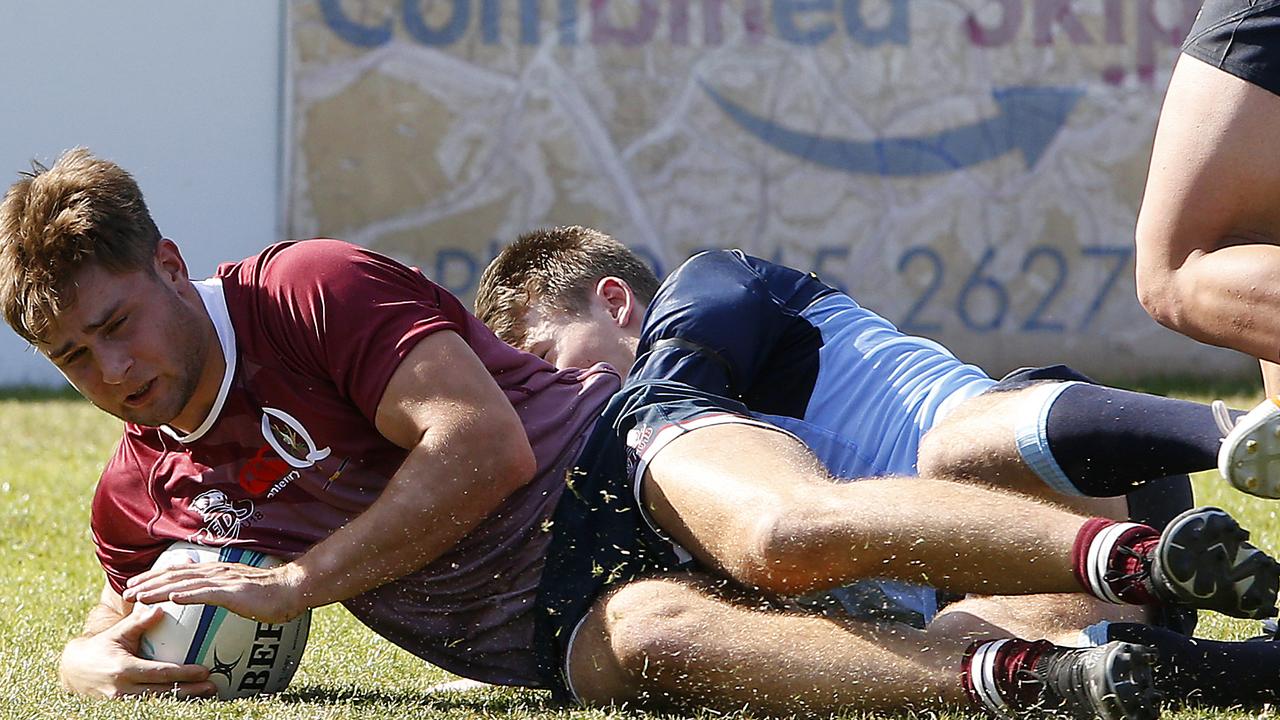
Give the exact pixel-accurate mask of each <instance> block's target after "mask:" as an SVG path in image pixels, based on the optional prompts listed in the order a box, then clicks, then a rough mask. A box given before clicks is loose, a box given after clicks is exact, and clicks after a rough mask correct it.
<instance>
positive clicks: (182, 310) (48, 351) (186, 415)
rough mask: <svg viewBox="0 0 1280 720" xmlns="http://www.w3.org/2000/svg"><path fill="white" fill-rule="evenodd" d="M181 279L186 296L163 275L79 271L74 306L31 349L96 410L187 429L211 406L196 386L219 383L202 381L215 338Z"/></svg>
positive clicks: (97, 269) (134, 420)
mask: <svg viewBox="0 0 1280 720" xmlns="http://www.w3.org/2000/svg"><path fill="white" fill-rule="evenodd" d="M175 252H176V251H175ZM181 280H182V282H183V283H185V286H186V288H187V289H186V290H180V289H179V287H180V286H179V284H178V283H177V282H175V281H174V278H172V277H171V276H169V275H168V274H164V273H161V274H155V273H150V272H146V271H135V272H129V273H123V274H115V273H111V272H109V271H107V270H104V269H103V268H101V267H99V266H96V265H90V266H87V267H84V268H82V269H81V270H79V271H78V272H77V274H76V276H75V278H74V285H75V288H76V290H75V302H74V303H73V304H72V305H71V307H69V308H66V309H65V310H63V312H61V313H60V314H59V315H58V317H57V318H55V320H54V322H53V324H52V326H51V327H50V329H49V332H47V333H46V336H45V338H44V339H43V341H42V342H41V343H39V344H38V347H39V349H40V351H41V352H42V353H44V354H45V355H46V356H47V357H48V358H49V359H50V360H51V361H52V362H53V364H54V365H56V366H58V369H59V370H61V371H62V374H63V375H65V376H66V378H67V380H69V381H70V382H71V384H72V385H74V386H75V387H76V389H77V390H79V391H80V394H82V395H84V396H85V397H86V398H88V399H89V400H90V401H91V402H92V403H93V404H94V405H97V406H98V407H99V408H101V409H102V410H104V411H106V412H108V413H111V414H112V415H115V416H116V417H118V418H120V419H122V420H126V421H128V422H132V423H137V424H140V425H149V426H157V425H163V424H173V425H175V426H177V427H180V428H182V429H187V430H190V429H194V427H195V425H197V424H198V423H199V422H200V420H202V419H203V417H204V413H207V412H208V409H209V408H210V407H211V406H212V402H213V400H212V396H211V395H210V393H209V392H208V390H207V389H205V391H204V392H198V391H200V390H201V389H202V388H201V386H202V380H204V381H205V382H204V383H203V384H204V385H205V386H207V385H208V384H209V382H215V383H217V382H220V378H216V377H214V378H213V379H212V380H210V378H209V376H211V375H214V373H212V372H209V370H210V369H211V368H207V367H206V365H208V364H209V363H207V360H208V358H209V355H210V348H211V347H212V344H211V342H210V335H213V337H214V339H215V340H214V341H215V342H216V333H215V332H213V330H212V324H211V323H210V321H209V319H208V316H207V315H206V314H205V313H204V310H203V306H201V307H200V308H199V309H197V308H196V307H195V306H194V305H193V302H194V303H199V302H200V300H199V297H198V296H197V295H195V293H194V290H192V289H190V288H191V285H190V283H189V282H186V274H185V269H183V271H182V277H181ZM219 357H220V356H219ZM198 394H199V396H200V397H197V396H198ZM213 394H214V395H216V386H215V388H214V390H213ZM205 399H207V402H205V401H204V400H205ZM202 411H203V412H202Z"/></svg>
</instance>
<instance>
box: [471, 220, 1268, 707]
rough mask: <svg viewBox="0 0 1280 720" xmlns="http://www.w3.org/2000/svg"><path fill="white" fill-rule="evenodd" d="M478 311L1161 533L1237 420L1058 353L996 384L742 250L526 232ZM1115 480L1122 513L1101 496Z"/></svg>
mask: <svg viewBox="0 0 1280 720" xmlns="http://www.w3.org/2000/svg"><path fill="white" fill-rule="evenodd" d="M476 307H477V315H478V316H479V317H480V318H481V319H482V320H484V321H485V322H486V323H488V324H489V325H490V326H491V327H493V328H494V329H495V331H496V332H497V333H498V335H499V336H500V337H502V338H503V339H505V340H507V341H508V342H511V343H513V344H515V345H517V346H519V347H523V348H525V349H527V350H529V351H531V352H534V353H535V354H538V355H540V356H542V357H545V358H547V359H548V360H549V361H552V362H554V363H556V364H557V365H559V366H561V367H570V366H581V367H587V366H591V365H592V364H593V363H596V362H607V363H609V364H611V365H613V366H614V367H616V368H617V369H619V370H620V371H622V372H628V371H629V373H630V374H629V378H628V385H636V384H643V383H645V382H648V381H653V380H675V381H679V382H682V383H686V384H689V385H692V386H695V387H698V388H699V389H701V390H704V391H707V392H711V393H715V394H719V395H724V396H726V397H730V398H733V399H735V400H738V401H741V402H742V403H743V404H745V405H746V406H747V407H748V408H750V409H751V410H752V411H753V413H754V414H755V415H756V416H757V417H760V418H762V419H767V420H768V421H769V422H770V423H772V424H774V425H777V426H779V427H783V428H786V429H788V430H789V431H791V432H792V433H794V434H795V435H797V436H798V437H800V438H801V439H802V440H804V441H805V443H806V444H807V445H809V447H810V448H811V449H813V450H814V452H815V454H817V456H818V457H819V458H820V459H821V460H822V461H823V462H824V463H825V464H826V465H827V467H828V468H829V469H830V470H831V472H832V474H833V475H835V476H837V477H845V478H865V477H875V476H883V475H890V474H896V475H912V474H916V472H917V471H920V473H921V474H923V475H926V476H929V477H951V478H956V479H961V480H966V481H978V482H985V483H996V484H999V485H1002V486H1004V487H1007V488H1009V489H1013V490H1016V491H1019V492H1022V493H1026V494H1030V495H1035V496H1041V497H1049V498H1052V499H1054V500H1055V501H1057V502H1061V503H1066V504H1071V505H1073V506H1075V507H1078V508H1081V509H1089V510H1091V511H1095V512H1099V511H1107V510H1109V511H1110V512H1112V513H1115V514H1117V516H1121V515H1125V514H1128V515H1130V516H1133V517H1139V518H1142V519H1143V520H1145V521H1148V522H1151V523H1153V524H1156V525H1158V526H1160V525H1163V524H1164V523H1165V522H1167V521H1168V520H1169V519H1170V518H1171V517H1173V516H1174V515H1175V514H1177V513H1178V512H1181V511H1182V510H1184V509H1185V508H1186V507H1189V506H1190V502H1191V494H1190V486H1189V481H1188V479H1187V478H1186V476H1185V473H1188V472H1194V471H1200V470H1205V469H1209V468H1211V467H1213V465H1214V460H1215V458H1216V456H1217V454H1218V449H1219V445H1220V443H1221V439H1222V435H1223V433H1225V432H1226V431H1227V430H1228V429H1229V426H1230V421H1231V419H1232V416H1233V415H1235V414H1234V413H1227V412H1226V411H1225V408H1224V407H1221V408H1212V407H1210V406H1205V405H1200V404H1197V403H1190V402H1185V401H1180V400H1172V399H1168V398H1162V397H1156V396H1150V395H1143V394H1139V393H1133V392H1128V391H1124V390H1118V389H1114V388H1108V387H1103V386H1099V385H1096V384H1094V383H1092V382H1091V381H1089V380H1088V379H1087V378H1085V377H1084V376H1081V375H1079V374H1078V373H1075V372H1073V371H1071V370H1070V369H1068V368H1065V367H1062V366H1056V367H1047V368H1038V369H1030V370H1024V371H1019V372H1017V373H1014V374H1012V375H1011V376H1009V377H1007V378H1005V379H1004V380H1002V381H999V382H997V381H995V380H993V379H991V378H989V377H987V376H986V374H985V373H983V372H982V371H981V370H980V369H978V368H976V367H974V366H972V365H967V364H965V363H962V362H960V361H959V360H957V359H956V358H955V357H954V356H953V355H952V354H951V353H950V352H949V351H948V350H947V349H946V348H944V347H942V346H941V345H939V344H937V343H935V342H933V341H931V340H928V339H925V338H920V337H913V336H909V335H904V334H902V333H900V332H898V331H897V329H896V328H894V327H893V325H892V324H891V323H889V322H888V321H887V320H885V319H884V318H882V317H880V316H879V315H876V314H875V313H873V312H871V311H869V310H867V309H865V308H862V307H860V306H859V305H858V304H857V303H856V302H855V301H854V300H853V299H852V298H850V297H849V296H848V295H846V294H844V293H841V292H838V291H837V290H835V289H834V288H832V287H830V286H828V285H826V284H824V283H822V282H821V281H819V280H818V279H817V278H816V277H815V276H813V275H811V274H806V273H802V272H799V271H797V270H794V269H791V268H787V267H783V266H779V265H776V264H773V263H769V262H766V261H763V260H760V259H758V258H753V257H750V256H748V255H745V254H744V253H741V252H738V251H710V252H705V253H701V254H699V255H697V256H695V257H693V258H691V259H690V260H688V261H687V262H686V263H684V264H683V265H681V266H680V267H678V268H677V269H676V270H675V271H674V272H672V274H671V275H670V276H669V277H668V278H667V279H666V280H665V281H664V282H662V283H661V285H659V284H658V281H657V279H656V278H655V277H654V276H653V274H652V272H651V271H650V270H649V269H648V267H647V266H645V265H644V263H643V262H642V261H641V260H639V258H638V257H636V256H635V255H634V254H632V253H631V252H630V251H628V250H627V249H626V248H625V247H624V246H622V245H621V244H620V243H617V242H616V241H615V240H613V239H612V238H609V237H608V236H606V235H604V234H602V233H599V232H596V231H594V230H591V229H588V228H582V227H562V228H554V229H549V230H544V231H538V232H534V233H529V234H527V235H525V236H522V237H521V238H520V239H518V240H517V241H516V242H515V243H513V244H512V245H511V246H510V247H508V248H506V249H504V250H503V252H502V253H501V254H499V256H498V257H497V258H496V259H495V260H494V262H493V263H492V264H491V265H490V266H489V268H488V269H487V270H486V271H485V273H484V275H483V277H482V280H481V284H480V290H479V292H478V294H477V300H476ZM1224 415H1225V417H1223V416H1224ZM1223 425H1226V426H1227V427H1223ZM934 428H936V429H934ZM931 429H932V432H929V431H930V430H931ZM926 433H928V434H927V435H926ZM1135 449H1140V450H1141V451H1140V452H1135ZM1244 489H1252V490H1255V491H1256V490H1258V488H1257V487H1256V486H1255V487H1253V488H1249V487H1246V488H1244ZM1126 493H1127V494H1128V503H1127V507H1126V506H1125V504H1123V503H1122V504H1120V505H1119V506H1118V507H1117V506H1116V504H1115V503H1114V502H1111V504H1110V506H1107V505H1105V504H1100V502H1099V500H1098V499H1097V498H1102V497H1110V496H1120V495H1125V494H1126ZM1102 502H1103V503H1105V502H1108V501H1102ZM888 591H889V594H890V595H891V596H892V598H893V600H894V601H895V603H894V604H895V605H896V606H898V608H899V609H901V608H903V607H906V608H909V609H910V610H914V611H915V612H917V613H919V615H920V616H921V617H922V619H923V620H925V621H928V620H929V619H930V618H931V616H932V615H933V612H934V607H932V606H931V605H930V601H931V600H932V598H931V596H929V595H928V594H924V595H919V594H918V595H916V596H914V597H913V596H912V594H911V592H910V589H909V588H889V589H888ZM837 596H838V597H839V598H840V599H841V600H842V601H843V602H844V604H845V605H846V607H849V608H850V609H852V610H854V611H858V612H861V609H860V608H859V607H858V604H859V603H862V604H865V603H866V600H867V598H866V594H865V593H864V592H854V593H846V594H843V595H840V594H837ZM1010 603H1012V604H1010ZM1062 603H1063V600H1062V599H1061V598H1055V599H1049V600H1045V599H1038V600H1036V601H1033V602H1030V603H1029V602H1027V599H1025V598H1018V599H1016V600H1012V601H1011V600H1009V599H1000V600H999V601H997V600H993V599H990V598H983V599H970V600H966V601H963V602H959V603H956V604H954V605H952V606H950V607H949V608H947V609H946V610H944V611H943V613H942V614H941V615H940V616H939V617H938V619H937V620H936V621H934V622H933V624H932V625H931V627H933V628H946V629H947V630H948V631H954V632H968V631H971V630H973V629H975V628H977V627H981V626H982V625H983V624H984V623H988V622H995V623H996V624H1003V625H1004V626H1005V627H1006V629H1016V631H1017V632H1021V633H1036V632H1055V631H1057V632H1061V631H1064V630H1065V629H1066V628H1068V627H1070V626H1071V624H1072V623H1080V622H1081V621H1082V620H1085V619H1086V618H1089V617H1090V613H1091V612H1096V611H1097V608H1082V607H1080V606H1079V605H1073V606H1070V607H1069V608H1068V609H1064V607H1063V604H1062ZM1158 619H1159V620H1160V621H1161V623H1162V624H1172V625H1174V626H1175V627H1177V626H1179V625H1180V627H1181V629H1182V630H1183V631H1185V632H1188V633H1189V632H1190V629H1191V627H1193V626H1194V619H1193V618H1192V619H1191V620H1190V623H1187V622H1186V620H1187V618H1181V619H1179V618H1168V617H1166V618H1158ZM975 620H976V622H975ZM1085 624H1087V621H1086V623H1085ZM1090 631H1091V633H1092V635H1093V637H1094V638H1095V639H1099V640H1100V639H1103V638H1107V637H1125V638H1127V639H1133V638H1142V639H1144V640H1145V641H1146V642H1150V643H1155V644H1160V643H1163V645H1164V646H1165V649H1167V650H1168V652H1169V653H1170V654H1175V653H1186V652H1188V651H1189V650H1194V649H1195V645H1194V644H1189V643H1187V641H1186V639H1185V637H1183V636H1181V635H1177V634H1174V633H1169V632H1167V631H1165V630H1163V629H1160V628H1150V627H1147V626H1145V625H1136V624H1132V623H1117V624H1108V623H1106V622H1103V623H1099V624H1098V625H1096V626H1093V627H1092V628H1090ZM1224 657H1225V656H1224ZM1238 660H1239V658H1236V659H1235V660H1233V661H1232V662H1238ZM1184 662H1185V658H1184ZM1221 668H1225V666H1217V667H1216V668H1215V672H1216V671H1217V670H1218V669H1221ZM1207 677H1211V678H1212V677H1215V676H1214V675H1213V674H1212V673H1210V674H1209V675H1207ZM1202 684H1204V685H1206V686H1208V687H1209V689H1210V690H1212V688H1214V687H1219V685H1218V684H1217V683H1216V682H1215V681H1213V680H1210V681H1208V682H1206V683H1202ZM1200 691H1201V692H1203V690H1200ZM1239 697H1241V696H1239V695H1235V694H1233V693H1230V692H1229V693H1227V695H1225V696H1223V697H1221V698H1219V699H1221V700H1223V701H1224V702H1227V703H1230V702H1236V701H1239Z"/></svg>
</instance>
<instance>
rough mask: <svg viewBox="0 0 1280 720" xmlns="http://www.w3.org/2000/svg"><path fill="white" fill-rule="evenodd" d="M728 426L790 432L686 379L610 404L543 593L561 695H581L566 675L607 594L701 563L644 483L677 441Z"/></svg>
mask: <svg viewBox="0 0 1280 720" xmlns="http://www.w3.org/2000/svg"><path fill="white" fill-rule="evenodd" d="M726 423H733V424H749V425H757V426H760V427H764V428H769V429H772V430H777V431H778V432H783V431H782V430H778V428H775V427H773V426H772V425H769V424H768V423H765V422H762V421H759V420H756V419H754V418H752V417H751V416H750V411H749V410H747V407H746V406H745V405H743V404H742V403H739V402H736V401H733V400H729V399H727V398H722V397H719V396H717V395H712V394H709V393H704V392H701V391H699V390H695V389H693V388H691V387H688V386H686V385H681V384H678V383H671V382H662V381H645V382H640V383H629V384H627V385H625V386H624V387H623V389H622V391H621V392H619V393H618V394H617V395H614V396H613V399H612V400H610V402H609V404H608V405H607V406H605V409H604V413H603V414H602V415H601V416H600V419H599V420H597V421H596V424H595V427H594V428H593V429H592V431H591V434H590V435H588V436H587V441H586V443H585V444H584V445H583V449H582V452H581V453H579V455H578V460H577V462H576V463H575V464H574V467H573V469H572V470H570V473H569V475H568V476H567V477H566V478H565V480H566V485H567V488H566V490H565V493H564V495H563V496H562V497H561V499H560V502H559V504H558V505H557V506H556V511H555V513H554V515H552V518H551V522H552V525H551V545H550V547H549V548H548V551H547V558H546V565H545V566H544V568H543V571H542V581H541V584H540V585H539V587H538V600H537V604H536V608H535V612H536V613H537V614H538V616H537V622H538V628H537V632H538V638H537V642H538V654H539V665H540V668H539V669H540V671H541V674H542V676H543V680H544V682H545V684H546V686H547V687H550V688H551V689H552V690H553V691H554V692H555V693H556V696H557V698H559V699H561V700H570V699H572V697H573V695H572V693H571V692H570V689H569V686H568V683H567V680H566V678H565V675H564V662H565V658H566V657H567V655H568V651H569V642H570V640H571V639H572V634H573V631H574V629H575V628H576V627H577V626H578V623H579V622H580V621H581V620H582V618H583V617H585V616H586V614H587V611H588V610H590V609H591V605H592V603H594V602H595V601H596V599H597V598H599V597H600V595H601V594H602V593H604V592H605V591H606V590H607V589H608V588H609V587H610V586H613V585H617V584H621V583H626V582H629V581H631V580H635V579H638V578H642V577H650V576H653V575H657V574H660V573H670V572H675V571H681V570H689V569H691V568H692V567H693V566H694V563H693V560H692V558H691V557H690V555H689V554H688V553H687V552H685V551H684V549H683V548H681V547H679V546H678V545H676V544H675V543H673V542H672V541H670V540H668V539H667V538H666V537H665V536H663V535H662V533H661V531H660V530H658V529H657V527H656V526H655V525H654V524H653V523H652V522H651V521H650V519H649V518H648V515H647V513H646V511H645V510H644V506H643V504H642V502H641V500H640V497H639V495H640V480H641V478H643V476H644V469H645V466H646V465H647V464H648V461H649V460H650V459H652V458H653V457H654V456H655V455H656V454H657V452H658V451H659V450H661V449H662V447H663V446H665V445H666V444H667V443H668V442H670V441H671V440H672V439H674V438H675V437H679V436H680V435H682V434H684V433H685V432H689V431H691V430H693V429H696V428H700V427H706V426H708V425H717V424H726Z"/></svg>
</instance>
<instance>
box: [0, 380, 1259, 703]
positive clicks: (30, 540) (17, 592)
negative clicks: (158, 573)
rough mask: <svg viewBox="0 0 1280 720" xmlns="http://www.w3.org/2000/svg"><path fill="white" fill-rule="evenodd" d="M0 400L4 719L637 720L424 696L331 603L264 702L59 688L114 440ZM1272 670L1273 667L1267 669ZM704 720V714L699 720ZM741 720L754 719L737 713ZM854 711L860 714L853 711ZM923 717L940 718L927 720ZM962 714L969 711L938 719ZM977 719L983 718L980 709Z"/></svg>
mask: <svg viewBox="0 0 1280 720" xmlns="http://www.w3.org/2000/svg"><path fill="white" fill-rule="evenodd" d="M1149 389H1154V390H1157V391H1163V392H1170V393H1171V394H1175V395H1179V396H1182V397H1192V398H1194V399H1199V400H1206V399H1208V398H1211V397H1213V396H1214V395H1213V394H1211V392H1212V391H1213V390H1214V389H1200V390H1198V391H1188V390H1187V389H1186V386H1185V385H1183V386H1179V385H1177V384H1173V385H1170V384H1168V383H1165V384H1161V385H1152V386H1149ZM1216 390H1217V392H1220V393H1221V392H1224V391H1225V392H1227V393H1230V394H1231V397H1228V398H1226V399H1227V400H1228V402H1229V403H1231V404H1232V405H1234V406H1237V407H1247V406H1249V405H1251V404H1252V398H1251V397H1250V396H1249V395H1247V394H1245V393H1246V392H1248V391H1247V390H1245V389H1244V386H1240V387H1231V388H1225V389H1223V388H1219V389H1216ZM3 398H4V399H0V586H2V587H3V591H2V592H0V720H28V719H29V718H191V719H196V718H200V719H204V718H261V719H268V718H279V719H281V720H283V719H285V718H290V719H292V718H333V719H335V720H336V719H345V718H386V719H388V720H391V719H395V720H404V719H407V718H423V717H432V718H436V717H440V718H488V717H503V718H507V717H514V718H536V719H537V720H567V719H568V718H575V719H579V718H603V717H635V716H637V715H638V714H636V713H630V712H627V711H625V710H618V711H585V710H566V709H564V708H559V707H556V706H554V705H552V704H551V703H550V701H549V698H547V697H546V696H545V694H543V693H539V692H535V691H519V690H506V689H501V690H497V689H495V690H480V691H473V692H467V693H457V692H452V693H428V692H427V691H428V689H429V688H431V687H432V686H433V685H435V684H437V683H440V682H443V681H446V680H450V679H452V678H451V677H450V676H448V675H446V674H445V673H443V672H441V671H439V670H437V669H435V668H433V667H431V666H429V665H427V664H425V663H423V662H421V661H419V660H417V659H416V658H414V657H413V656H411V655H408V654H407V653H404V652H402V651H400V650H399V649H397V648H395V647H393V646H392V645H390V644H389V643H387V642H385V641H383V640H381V639H380V638H378V637H377V636H375V635H373V634H372V633H370V632H369V631H367V630H365V629H364V628H363V627H362V626H360V625H359V624H358V623H356V622H355V621H354V620H353V619H352V618H351V617H350V616H349V615H348V614H347V613H346V612H345V611H344V610H342V609H341V608H339V607H327V608H322V609H320V610H318V611H316V613H315V615H314V618H313V624H312V634H311V641H310V643H309V646H308V649H307V653H306V656H305V658H304V660H303V663H302V667H301V669H300V670H299V672H298V675H297V676H296V678H295V679H294V682H293V685H292V686H291V688H290V690H289V691H288V692H286V693H284V694H283V695H280V696H277V697H274V698H271V699H268V700H239V701H234V702H226V703H219V702H213V701H196V702H177V701H172V700H168V699H147V700H127V701H111V702H108V701H92V700H85V699H81V698H76V697H72V696H70V695H68V694H66V693H64V692H63V691H62V690H60V689H59V687H58V684H57V678H56V665H57V659H58V655H59V653H60V652H61V649H62V646H63V644H64V643H65V642H66V640H67V639H68V637H70V636H71V635H72V634H74V633H76V632H78V630H79V627H80V624H81V622H82V621H83V618H84V614H85V611H86V610H87V609H88V608H89V607H90V605H91V604H92V602H93V601H94V599H95V598H96V595H97V592H98V590H99V589H100V587H101V583H102V576H101V571H100V569H99V568H98V566H97V564H96V562H95V561H94V559H93V555H92V543H91V541H90V536H89V530H88V517H89V501H90V498H91V496H92V488H93V482H94V480H95V479H96V478H97V474H98V472H99V469H100V468H101V465H102V463H103V461H104V460H105V458H106V457H107V455H108V454H109V452H110V450H111V448H112V446H113V444H114V443H115V441H116V438H117V436H118V433H119V425H118V423H117V422H116V421H115V420H113V419H112V418H109V417H107V416H105V415H103V414H101V413H99V412H97V411H96V410H95V409H93V408H92V407H90V406H89V405H88V404H87V403H85V402H83V401H81V400H79V399H75V398H72V397H69V396H65V395H50V394H48V393H39V392H34V393H10V394H8V395H5V396H3ZM1196 480H1197V497H1198V500H1199V501H1200V502H1202V503H1213V504H1220V505H1221V506H1223V507H1225V508H1227V509H1228V510H1230V511H1232V512H1233V513H1235V514H1236V515H1237V516H1238V517H1240V518H1241V519H1242V521H1243V522H1244V524H1245V525H1246V526H1248V527H1250V528H1251V529H1253V530H1254V537H1255V539H1256V540H1257V541H1258V542H1259V544H1260V545H1262V546H1264V547H1267V548H1273V549H1276V548H1280V519H1278V518H1277V515H1276V512H1275V509H1274V508H1276V507H1280V506H1277V505H1268V504H1265V503H1263V502H1261V501H1256V500H1254V501H1251V500H1249V499H1246V498H1244V497H1242V496H1239V495H1237V494H1233V493H1231V492H1228V491H1225V490H1224V489H1223V488H1222V487H1221V486H1220V485H1219V484H1218V483H1215V482H1214V479H1213V478H1211V477H1209V476H1208V475H1207V474H1206V475H1204V476H1202V477H1198V478H1197V479H1196ZM1254 629H1255V627H1254V626H1253V625H1252V624H1250V623H1243V622H1233V621H1227V620H1225V619H1223V618H1221V617H1218V616H1207V617H1205V618H1204V620H1202V623H1201V630H1200V634H1202V635H1204V636H1206V637H1215V638H1240V637H1246V636H1248V635H1249V634H1251V633H1252V631H1253V630H1254ZM1272 672H1274V671H1272ZM706 716H707V717H710V715H709V714H708V715H706ZM738 716H739V717H743V718H746V717H750V716H749V715H747V714H745V713H740V714H739V715H738ZM1260 716H1270V714H1269V713H1265V712H1264V713H1263V714H1262V715H1259V714H1257V713H1233V712H1223V711H1217V710H1213V711H1181V712H1178V713H1169V714H1167V717H1173V718H1179V719H1181V720H1190V719H1191V718H1246V717H1260ZM851 717H862V716H858V715H852V716H851ZM868 717H870V716H868ZM922 717H935V716H934V715H932V714H930V715H924V716H922ZM941 717H943V718H956V719H958V718H961V717H967V716H964V715H943V716H941ZM973 717H977V716H976V715H975V716H973Z"/></svg>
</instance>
